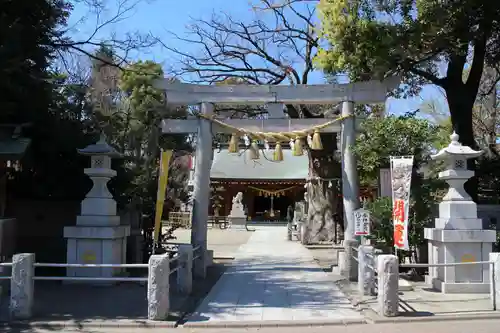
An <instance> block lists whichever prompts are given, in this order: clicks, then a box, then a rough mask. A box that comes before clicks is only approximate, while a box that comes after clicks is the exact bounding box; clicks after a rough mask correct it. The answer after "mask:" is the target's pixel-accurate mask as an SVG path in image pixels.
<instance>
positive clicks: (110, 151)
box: [77, 133, 122, 158]
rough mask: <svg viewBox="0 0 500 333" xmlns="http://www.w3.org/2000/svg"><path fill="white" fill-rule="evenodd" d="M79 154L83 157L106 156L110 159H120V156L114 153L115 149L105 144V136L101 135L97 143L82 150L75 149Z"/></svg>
mask: <svg viewBox="0 0 500 333" xmlns="http://www.w3.org/2000/svg"><path fill="white" fill-rule="evenodd" d="M77 151H78V153H79V154H82V155H85V156H99V155H101V156H108V157H111V158H118V157H121V156H122V155H121V154H120V153H119V152H117V151H116V149H115V148H113V147H111V146H110V145H109V144H108V143H107V142H106V136H105V135H104V134H103V133H102V134H101V137H100V138H99V141H97V142H96V143H94V144H91V145H88V146H87V147H85V148H83V149H77Z"/></svg>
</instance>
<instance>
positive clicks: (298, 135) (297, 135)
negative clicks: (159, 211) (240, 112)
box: [198, 114, 352, 159]
mask: <svg viewBox="0 0 500 333" xmlns="http://www.w3.org/2000/svg"><path fill="white" fill-rule="evenodd" d="M198 116H199V117H200V118H204V119H207V120H210V121H211V122H213V123H215V124H217V125H219V126H221V127H223V128H225V129H227V130H229V131H230V132H232V133H236V134H233V136H234V141H233V137H231V143H230V149H229V150H230V152H231V151H235V150H236V151H237V146H238V145H237V143H238V140H237V138H238V136H248V137H250V138H252V139H253V140H268V141H274V142H279V141H288V140H293V139H295V143H294V147H293V155H295V156H301V155H303V154H304V150H303V146H302V145H303V143H302V138H305V137H306V136H308V135H309V134H311V133H313V137H312V140H311V141H312V142H311V149H313V150H321V149H323V144H322V142H321V137H320V134H319V132H320V131H321V130H322V129H325V128H327V127H328V126H330V125H332V124H334V123H336V122H338V121H343V120H344V119H346V118H348V117H352V115H348V116H344V117H339V118H336V119H332V120H330V121H327V122H326V123H324V124H321V125H317V126H314V127H311V128H308V129H305V130H302V131H289V132H279V133H275V132H252V131H248V130H245V129H244V128H237V127H234V126H231V125H229V124H226V123H224V122H223V121H220V120H218V119H215V118H214V117H213V116H206V115H203V114H199V115H198ZM232 143H236V145H232ZM234 146H236V147H234ZM233 148H236V149H233ZM249 150H250V158H251V159H259V147H258V144H257V142H256V141H253V142H252V144H251V145H250V149H249Z"/></svg>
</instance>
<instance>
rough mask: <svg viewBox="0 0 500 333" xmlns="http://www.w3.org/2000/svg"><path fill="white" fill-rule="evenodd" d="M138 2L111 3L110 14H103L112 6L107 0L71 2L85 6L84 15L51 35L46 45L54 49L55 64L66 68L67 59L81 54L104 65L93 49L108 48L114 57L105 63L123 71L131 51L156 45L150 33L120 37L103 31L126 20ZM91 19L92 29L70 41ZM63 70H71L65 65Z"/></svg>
mask: <svg viewBox="0 0 500 333" xmlns="http://www.w3.org/2000/svg"><path fill="white" fill-rule="evenodd" d="M141 1H143V0H115V4H114V7H115V9H114V11H113V12H112V14H111V15H106V14H107V13H108V12H109V9H110V7H112V5H113V4H110V3H109V2H110V1H109V0H74V1H73V2H74V3H76V4H77V5H78V4H80V5H85V6H86V7H87V13H86V14H84V15H83V16H82V17H80V18H79V19H77V20H76V22H75V23H74V24H73V25H72V26H70V27H61V29H59V30H58V31H56V32H55V33H54V35H53V36H52V40H51V43H50V45H48V46H50V47H51V48H53V49H54V50H55V52H56V54H57V58H58V59H57V62H58V63H59V64H66V65H67V64H68V63H69V62H71V60H69V59H70V58H78V57H79V56H81V55H85V56H86V57H89V58H91V59H93V60H99V61H103V62H104V63H106V61H109V60H108V59H100V58H98V57H97V56H96V54H95V49H96V48H98V47H101V46H104V47H107V48H109V49H112V50H113V51H114V52H115V54H116V57H115V59H114V63H106V64H107V65H110V66H115V67H118V68H120V69H123V67H124V65H125V64H127V63H128V61H127V59H128V58H129V55H130V53H131V52H133V51H138V50H141V49H145V48H150V47H152V46H153V45H154V44H155V43H156V39H155V38H153V36H151V35H150V34H142V33H139V32H128V33H126V34H124V35H123V36H117V35H116V34H111V35H106V34H105V30H106V29H107V28H109V27H111V26H113V25H116V24H118V23H120V22H123V21H125V20H126V19H128V18H130V16H131V15H133V11H134V10H135V9H136V7H137V5H138V4H139V3H140V2H141ZM91 20H93V21H94V22H93V24H92V25H93V26H94V27H93V29H92V30H91V31H90V32H89V33H88V35H87V36H86V37H85V38H81V39H73V38H72V37H71V35H72V34H73V32H75V31H78V30H80V29H79V27H80V26H82V25H90V22H91ZM103 35H106V37H103ZM63 67H65V68H67V69H68V70H69V69H71V68H70V67H69V66H63ZM70 74H71V73H70Z"/></svg>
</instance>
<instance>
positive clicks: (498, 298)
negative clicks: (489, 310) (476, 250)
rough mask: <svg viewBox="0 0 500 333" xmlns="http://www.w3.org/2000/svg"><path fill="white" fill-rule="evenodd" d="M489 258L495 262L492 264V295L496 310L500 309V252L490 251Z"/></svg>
mask: <svg viewBox="0 0 500 333" xmlns="http://www.w3.org/2000/svg"><path fill="white" fill-rule="evenodd" d="M489 260H490V261H492V262H493V265H490V282H491V289H490V297H491V301H492V306H493V310H495V311H496V310H500V253H499V252H492V253H490V258H489Z"/></svg>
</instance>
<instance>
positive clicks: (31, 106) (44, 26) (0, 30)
mask: <svg viewBox="0 0 500 333" xmlns="http://www.w3.org/2000/svg"><path fill="white" fill-rule="evenodd" d="M0 8H1V10H0V36H1V37H0V39H1V42H0V43H1V45H2V46H1V47H0V77H1V78H2V80H0V91H1V92H2V98H1V99H0V110H1V114H0V121H2V122H4V123H5V122H11V123H12V122H31V121H33V118H34V117H37V116H40V115H43V114H46V111H47V109H48V108H49V107H50V105H51V100H52V86H51V82H50V80H51V79H52V75H51V73H50V72H49V70H48V66H49V63H50V61H51V59H52V57H53V55H54V53H53V52H54V49H53V48H51V47H48V46H47V45H50V43H51V41H52V40H53V38H56V37H57V32H56V28H57V27H59V26H61V25H64V24H65V23H66V19H67V17H68V16H69V10H70V9H71V7H70V5H69V4H68V3H67V2H65V1H61V0H50V1H49V0H43V1H36V2H35V3H34V2H32V1H14V0H5V1H2V2H1V5H0Z"/></svg>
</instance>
